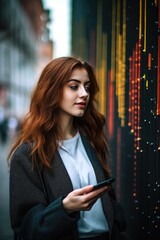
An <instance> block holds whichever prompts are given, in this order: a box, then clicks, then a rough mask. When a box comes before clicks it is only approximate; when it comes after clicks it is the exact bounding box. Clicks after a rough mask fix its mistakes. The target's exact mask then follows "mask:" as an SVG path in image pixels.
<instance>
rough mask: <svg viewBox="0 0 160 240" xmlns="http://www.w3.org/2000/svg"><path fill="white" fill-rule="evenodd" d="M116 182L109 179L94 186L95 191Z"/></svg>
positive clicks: (113, 179)
mask: <svg viewBox="0 0 160 240" xmlns="http://www.w3.org/2000/svg"><path fill="white" fill-rule="evenodd" d="M114 181H115V178H109V179H107V180H105V181H103V182H100V183H98V184H96V185H94V186H93V190H97V189H99V188H101V187H104V186H109V185H110V184H111V183H113V182H114Z"/></svg>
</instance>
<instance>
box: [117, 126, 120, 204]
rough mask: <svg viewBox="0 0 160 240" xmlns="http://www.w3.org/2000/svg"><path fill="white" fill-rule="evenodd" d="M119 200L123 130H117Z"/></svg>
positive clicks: (118, 196) (118, 194) (118, 193)
mask: <svg viewBox="0 0 160 240" xmlns="http://www.w3.org/2000/svg"><path fill="white" fill-rule="evenodd" d="M116 192H117V198H118V199H120V194H121V128H120V127H119V128H118V130H117V191H116Z"/></svg>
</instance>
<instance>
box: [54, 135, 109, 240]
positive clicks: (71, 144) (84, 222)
mask: <svg viewBox="0 0 160 240" xmlns="http://www.w3.org/2000/svg"><path fill="white" fill-rule="evenodd" d="M58 151H59V153H60V156H61V158H62V161H63V163H64V165H65V167H66V169H67V171H68V174H69V176H70V178H71V181H72V185H73V189H79V188H82V187H85V186H87V185H94V184H96V183H97V179H96V176H95V172H94V169H93V166H92V164H91V162H90V160H89V158H88V155H87V153H86V151H85V148H84V146H83V143H82V140H81V137H80V134H79V132H78V133H77V134H76V135H75V136H74V137H73V138H71V139H68V140H64V141H63V142H62V143H60V144H59V148H58ZM78 230H79V237H80V238H83V237H92V236H96V235H98V234H101V233H104V232H108V231H109V228H108V223H107V220H106V218H105V215H104V212H103V209H102V202H101V199H100V198H99V199H98V200H97V201H96V203H95V204H94V205H93V207H92V208H91V210H90V211H81V212H80V220H79V221H78Z"/></svg>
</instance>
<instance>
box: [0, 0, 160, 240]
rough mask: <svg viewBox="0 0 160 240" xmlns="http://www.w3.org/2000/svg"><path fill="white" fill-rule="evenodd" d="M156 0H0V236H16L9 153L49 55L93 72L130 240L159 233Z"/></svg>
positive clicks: (159, 7)
mask: <svg viewBox="0 0 160 240" xmlns="http://www.w3.org/2000/svg"><path fill="white" fill-rule="evenodd" d="M159 34H160V1H159V0H43V1H42V0H0V239H1V240H11V239H13V232H12V230H11V227H10V219H9V198H8V195H9V169H8V165H7V153H8V150H9V148H10V146H11V143H12V141H13V139H14V137H15V136H16V134H17V131H18V130H19V127H20V125H21V121H22V120H23V117H24V115H25V113H26V112H27V110H28V106H29V101H30V94H31V91H32V89H33V87H34V85H35V84H36V81H37V80H38V77H39V75H40V73H41V71H42V69H43V68H44V66H45V65H46V64H47V63H48V62H49V61H51V60H52V59H53V58H56V57H60V56H69V55H70V56H77V57H81V58H83V59H85V60H87V61H88V62H89V63H90V64H92V65H93V66H94V67H95V69H96V72H97V79H98V82H99V86H100V93H99V95H98V96H97V100H98V101H99V105H98V107H99V110H100V112H101V113H103V114H104V115H105V116H106V126H105V130H106V134H107V136H108V140H109V144H110V152H111V158H112V160H111V162H110V163H109V164H110V168H111V172H112V175H113V176H114V177H115V178H116V183H115V189H116V192H117V198H118V200H119V201H120V202H121V204H122V206H123V208H124V211H125V215H126V218H127V223H128V229H127V235H128V238H129V239H130V240H141V239H144V240H158V239H159V236H160V210H159V207H160V35H159Z"/></svg>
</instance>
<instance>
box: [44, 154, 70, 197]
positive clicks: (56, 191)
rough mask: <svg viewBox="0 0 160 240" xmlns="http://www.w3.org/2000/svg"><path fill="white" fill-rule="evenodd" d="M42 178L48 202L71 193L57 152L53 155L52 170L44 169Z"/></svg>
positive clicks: (68, 178)
mask: <svg viewBox="0 0 160 240" xmlns="http://www.w3.org/2000/svg"><path fill="white" fill-rule="evenodd" d="M43 177H44V182H45V184H46V189H47V190H48V196H49V199H50V201H53V200H54V199H56V198H58V197H60V196H66V195H67V194H68V193H69V192H71V191H73V186H72V182H71V179H70V177H69V175H68V172H67V170H66V168H65V166H64V164H63V161H62V159H61V157H60V155H59V153H58V151H56V153H55V154H54V158H53V160H52V168H51V169H45V171H44V173H43Z"/></svg>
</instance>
